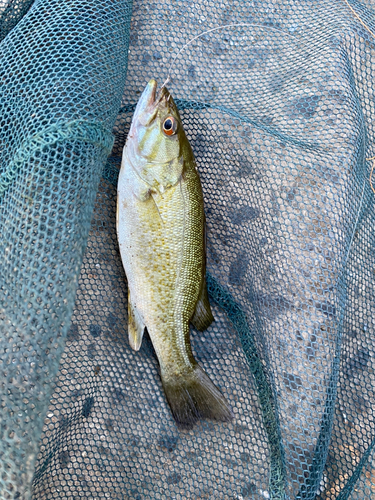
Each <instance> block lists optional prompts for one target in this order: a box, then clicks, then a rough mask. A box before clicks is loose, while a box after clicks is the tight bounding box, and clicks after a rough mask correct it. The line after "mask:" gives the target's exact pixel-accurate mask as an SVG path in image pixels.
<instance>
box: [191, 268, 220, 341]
mask: <svg viewBox="0 0 375 500" xmlns="http://www.w3.org/2000/svg"><path fill="white" fill-rule="evenodd" d="M190 321H191V323H192V324H193V325H194V326H195V328H196V329H197V330H199V331H200V332H202V331H203V330H206V328H208V327H209V326H210V324H211V323H212V322H213V321H214V317H213V315H212V311H211V306H210V302H209V300H208V292H207V284H206V278H204V279H203V283H202V288H201V293H200V295H199V299H198V302H197V305H196V307H195V311H194V314H193V317H192V318H191V320H190Z"/></svg>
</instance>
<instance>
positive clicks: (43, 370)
mask: <svg viewBox="0 0 375 500" xmlns="http://www.w3.org/2000/svg"><path fill="white" fill-rule="evenodd" d="M350 5H351V6H352V8H353V9H354V11H355V12H356V13H357V14H358V15H359V16H360V18H361V19H362V21H363V23H365V24H366V25H367V27H368V29H366V28H365V27H364V26H363V24H361V22H360V21H359V20H358V19H357V18H356V17H355V16H354V14H353V12H352V11H351V10H350V8H349V6H348V4H347V3H346V2H345V1H344V0H337V1H336V2H332V1H329V0H320V1H313V0H284V1H271V0H268V1H266V0H263V1H256V0H253V1H241V2H237V1H234V0H230V1H226V2H208V1H207V2H206V1H203V0H198V1H193V0H159V1H158V2H154V3H152V2H149V1H148V0H135V1H134V3H133V6H132V8H131V3H130V2H127V1H124V0H103V1H101V2H99V1H93V0H86V1H84V0H37V1H35V2H31V1H26V0H24V1H22V0H18V1H12V0H0V40H2V41H1V44H0V53H1V56H0V108H1V112H0V158H1V166H0V221H1V229H2V231H1V235H2V238H1V242H0V264H1V268H0V269H1V271H0V290H1V301H0V328H1V336H0V356H1V369H0V370H1V371H0V381H1V389H0V404H1V409H0V421H1V427H0V428H1V435H0V472H1V474H0V490H1V492H0V498H1V500H2V499H28V498H32V499H33V500H50V499H53V498H58V499H73V498H74V499H76V498H87V499H99V498H109V499H113V500H120V499H121V500H122V499H131V500H142V499H179V500H184V499H193V500H198V499H223V500H224V499H225V500H235V499H236V500H245V499H246V500H247V499H254V500H264V499H266V500H267V499H280V500H288V499H290V500H308V499H316V500H323V499H329V500H333V499H338V500H344V499H345V500H346V499H351V500H354V499H355V500H357V499H365V498H375V457H374V447H375V446H374V445H375V422H374V418H375V394H374V387H375V385H374V384H375V374H374V368H375V340H374V338H375V337H374V330H375V315H374V313H375V298H374V282H375V212H374V201H375V193H374V192H373V191H372V190H371V185H370V182H369V176H370V171H371V168H372V160H368V159H369V158H372V157H373V156H375V148H374V147H373V138H374V130H373V118H374V115H375V104H374V96H373V87H374V82H373V81H374V75H375V35H374V36H372V35H371V34H370V33H369V30H370V31H372V33H374V34H375V16H374V14H373V12H372V10H371V8H372V2H371V1H370V0H367V1H366V2H362V3H359V2H356V1H353V0H350ZM131 16H132V17H131ZM238 23H251V24H252V26H237V27H233V26H232V27H230V28H226V29H223V30H219V31H213V32H211V33H208V34H206V35H204V36H202V37H201V38H199V39H197V40H196V41H194V42H193V43H192V44H190V45H189V46H188V47H186V49H185V50H184V51H183V52H182V53H181V54H180V55H179V56H178V58H177V59H176V62H175V64H174V65H173V67H172V73H171V75H172V77H171V82H170V83H169V84H168V87H169V89H170V91H171V92H172V94H173V96H174V98H175V100H176V103H177V105H178V107H179V109H180V113H181V117H182V120H183V123H184V128H185V131H186V133H187V136H188V138H189V140H190V142H191V145H192V147H193V150H194V153H195V156H196V160H197V164H198V168H199V172H200V176H201V180H202V185H203V191H204V196H205V206H206V218H207V232H208V249H207V267H208V276H207V281H208V287H209V292H210V297H211V302H212V305H213V313H214V316H215V320H216V321H215V323H213V324H212V326H211V327H210V328H209V329H208V330H206V331H205V332H203V333H200V332H197V331H195V330H194V329H192V331H191V341H192V347H193V351H194V354H195V356H196V358H197V360H198V361H199V362H200V364H201V365H202V366H203V367H204V368H205V370H206V371H207V373H208V374H209V376H210V377H211V378H212V380H213V381H214V382H215V383H216V384H217V385H218V386H219V387H220V388H221V390H222V391H223V393H224V394H225V396H226V398H227V399H228V401H229V402H230V404H231V405H232V408H233V412H234V416H235V418H234V420H233V422H231V423H226V424H222V423H215V422H211V421H201V422H199V423H198V424H196V425H195V427H194V428H193V429H191V430H180V429H178V428H177V426H176V424H175V422H174V420H173V417H172V415H171V412H170V410H169V407H168V404H167V402H166V399H165V396H164V393H163V390H162V386H161V382H160V378H159V374H158V363H157V360H156V357H155V354H154V351H153V348H152V344H151V341H150V340H149V339H148V338H147V337H146V338H145V339H144V341H143V345H142V348H141V350H140V351H139V352H134V351H132V350H131V348H130V347H129V344H128V339H127V288H126V278H125V275H124V271H123V268H122V263H121V259H120V255H119V251H118V247H117V238H116V229H115V216H116V214H115V212H116V184H117V177H118V171H119V166H120V162H121V153H122V147H123V145H124V142H125V138H126V134H127V131H128V129H129V125H130V121H131V117H132V113H133V111H134V108H135V104H136V102H137V100H138V98H139V96H140V94H141V92H142V91H143V88H144V86H145V85H146V83H147V81H148V80H149V79H150V78H151V77H154V78H156V79H157V80H158V81H159V83H160V84H161V83H162V82H163V81H164V80H165V78H166V76H167V69H168V66H169V63H170V60H171V57H172V56H173V55H175V54H177V52H178V50H179V49H180V48H181V47H182V46H183V45H184V44H185V43H186V42H187V41H189V40H190V39H191V38H193V37H194V36H196V35H197V34H199V33H201V32H203V31H205V30H208V29H210V28H214V27H217V26H221V25H225V24H238ZM128 48H129V50H128ZM121 99H122V100H121ZM111 131H113V133H114V143H113V135H112V133H111ZM111 151H112V152H111ZM108 155H110V157H109V159H108V161H107V157H108ZM374 177H375V176H374ZM374 183H375V181H374ZM90 222H91V225H90ZM85 249H86V250H85ZM77 286H78V288H77ZM74 301H75V302H74Z"/></svg>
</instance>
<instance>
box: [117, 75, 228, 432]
mask: <svg viewBox="0 0 375 500" xmlns="http://www.w3.org/2000/svg"><path fill="white" fill-rule="evenodd" d="M155 92H156V82H155V81H154V80H151V82H150V83H149V84H148V86H147V87H146V90H145V92H144V94H143V95H142V97H141V99H140V102H139V104H138V106H137V110H136V112H135V115H134V117H133V122H132V126H131V129H130V132H129V136H128V140H127V143H126V146H125V148H124V153H123V161H122V166H121V171H120V176H119V182H118V205H117V233H118V240H119V246H120V253H121V258H122V262H123V265H124V269H125V272H126V276H127V279H128V288H129V340H130V344H131V345H132V347H133V348H134V349H139V348H140V345H141V341H142V335H143V330H144V328H145V327H147V330H148V332H149V335H150V338H151V340H152V343H153V346H154V349H155V352H156V355H157V357H158V360H159V363H160V370H161V378H162V382H163V387H164V390H165V393H166V396H167V399H168V402H169V404H170V406H171V409H172V413H173V415H174V417H175V418H176V420H177V422H178V423H180V424H182V425H191V424H192V423H194V421H195V420H197V419H198V418H205V417H207V418H216V419H219V420H228V419H229V418H231V411H230V408H229V406H228V404H227V403H226V401H225V399H224V397H223V396H222V394H221V393H220V391H219V390H218V389H217V388H216V387H215V386H214V384H212V382H211V381H210V379H209V378H208V376H207V375H206V374H205V373H204V371H203V370H202V369H201V368H200V367H199V366H198V364H197V362H196V361H195V359H194V357H193V355H192V351H191V347H190V340H189V322H190V321H192V322H193V323H194V324H195V325H196V326H197V327H198V328H200V329H204V328H205V327H207V326H208V325H209V324H210V323H211V321H212V320H213V317H212V313H211V309H210V306H209V302H208V296H207V290H206V284H205V278H204V276H205V235H204V233H205V219H204V206H203V194H202V188H201V184H200V180H199V176H198V172H197V169H196V165H195V160H194V156H193V152H192V150H191V147H190V144H189V142H188V140H187V138H186V136H185V133H184V131H183V129H182V124H181V121H180V117H179V114H178V111H177V108H176V106H175V104H174V102H173V99H172V98H171V96H170V94H169V93H168V91H167V90H166V89H164V90H163V91H162V92H161V95H160V97H159V99H158V100H157V99H156V97H155ZM168 120H169V122H168ZM165 123H166V124H167V125H171V127H172V129H168V127H167V128H166V130H164V129H163V127H164V124H165ZM173 127H174V128H175V130H173ZM170 132H172V133H170Z"/></svg>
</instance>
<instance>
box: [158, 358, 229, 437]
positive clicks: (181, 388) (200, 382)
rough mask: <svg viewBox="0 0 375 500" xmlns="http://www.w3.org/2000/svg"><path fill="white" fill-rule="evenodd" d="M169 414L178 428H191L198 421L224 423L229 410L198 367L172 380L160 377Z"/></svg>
mask: <svg viewBox="0 0 375 500" xmlns="http://www.w3.org/2000/svg"><path fill="white" fill-rule="evenodd" d="M162 382H163V387H164V391H165V395H166V397H167V400H168V403H169V406H170V407H171V410H172V414H173V416H174V418H175V420H176V422H177V424H178V425H180V426H181V427H187V428H189V427H192V426H193V425H194V423H195V422H196V421H197V420H199V419H205V418H208V419H213V420H220V421H222V422H227V421H229V420H231V419H232V418H233V414H232V410H231V408H230V406H229V404H228V403H227V401H226V399H225V398H224V396H223V395H222V394H221V392H220V391H219V389H218V388H217V387H216V386H215V385H214V384H213V383H212V382H211V380H210V378H209V377H208V375H207V374H206V373H205V372H204V371H203V370H202V368H201V367H200V366H199V365H196V366H195V367H194V368H192V369H191V371H189V372H187V373H184V374H182V375H180V376H178V377H174V378H173V379H169V378H168V380H167V379H166V377H164V380H163V377H162Z"/></svg>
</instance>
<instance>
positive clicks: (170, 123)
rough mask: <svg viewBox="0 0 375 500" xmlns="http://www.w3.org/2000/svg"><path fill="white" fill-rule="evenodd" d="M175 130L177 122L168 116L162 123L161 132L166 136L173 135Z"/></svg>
mask: <svg viewBox="0 0 375 500" xmlns="http://www.w3.org/2000/svg"><path fill="white" fill-rule="evenodd" d="M176 130H177V122H176V120H175V119H174V118H173V116H168V117H167V118H166V119H165V120H164V123H163V132H164V134H166V135H173V134H175V133H176Z"/></svg>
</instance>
